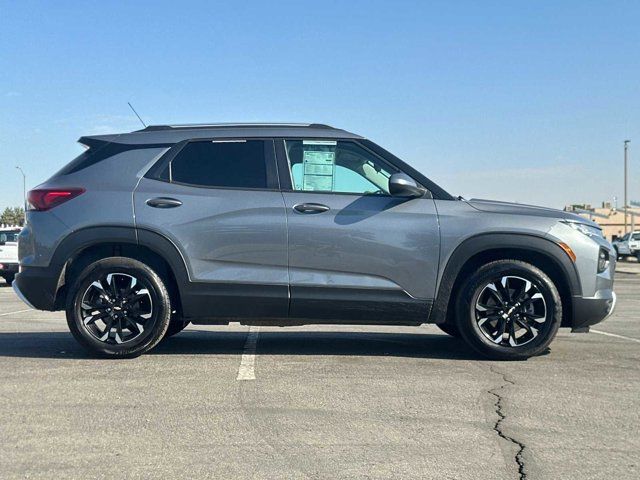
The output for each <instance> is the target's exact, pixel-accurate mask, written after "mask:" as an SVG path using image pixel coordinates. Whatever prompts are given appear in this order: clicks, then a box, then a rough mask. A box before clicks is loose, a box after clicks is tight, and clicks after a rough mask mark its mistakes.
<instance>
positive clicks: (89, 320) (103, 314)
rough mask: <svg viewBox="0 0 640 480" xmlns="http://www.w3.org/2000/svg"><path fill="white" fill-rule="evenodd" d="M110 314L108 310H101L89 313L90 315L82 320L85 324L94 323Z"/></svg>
mask: <svg viewBox="0 0 640 480" xmlns="http://www.w3.org/2000/svg"><path fill="white" fill-rule="evenodd" d="M108 315H109V314H108V313H107V312H100V313H98V314H96V315H89V316H88V317H85V318H84V319H83V320H82V321H83V323H84V324H85V325H91V324H93V323H95V322H96V321H97V320H102V319H103V318H105V317H107V316H108Z"/></svg>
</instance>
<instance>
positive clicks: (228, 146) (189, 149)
mask: <svg viewBox="0 0 640 480" xmlns="http://www.w3.org/2000/svg"><path fill="white" fill-rule="evenodd" d="M170 169H171V181H172V182H178V183H187V184H190V185H196V186H202V187H234V188H267V169H266V163H265V156H264V142H263V141H262V140H249V141H220V142H215V141H214V142H212V141H202V142H190V143H187V144H186V145H185V146H184V148H183V149H182V150H180V153H178V155H177V156H176V157H175V158H174V159H173V160H172V161H171V166H170Z"/></svg>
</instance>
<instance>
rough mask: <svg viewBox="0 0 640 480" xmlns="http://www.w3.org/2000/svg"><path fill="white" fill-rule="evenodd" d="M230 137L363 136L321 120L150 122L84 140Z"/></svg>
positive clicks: (163, 140) (129, 141)
mask: <svg viewBox="0 0 640 480" xmlns="http://www.w3.org/2000/svg"><path fill="white" fill-rule="evenodd" d="M229 137H243V138H251V137H255V138H258V137H289V138H308V137H311V138H329V139H332V138H351V139H362V138H363V137H361V136H360V135H356V134H354V133H351V132H347V131H346V130H341V129H339V128H334V127H331V126H329V125H324V124H321V123H211V124H193V125H150V126H148V127H146V128H144V129H142V130H137V131H134V132H130V133H121V134H115V135H94V136H89V137H82V138H81V139H80V141H81V143H84V142H85V141H86V139H90V140H98V141H107V142H115V143H124V144H128V145H142V144H173V143H177V142H180V141H182V140H186V139H194V138H195V139H197V138H229Z"/></svg>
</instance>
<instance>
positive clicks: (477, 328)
mask: <svg viewBox="0 0 640 480" xmlns="http://www.w3.org/2000/svg"><path fill="white" fill-rule="evenodd" d="M456 307H457V312H456V313H457V315H456V319H457V326H458V329H459V331H460V333H461V335H462V338H464V340H465V341H466V342H467V343H469V345H471V346H472V347H473V348H474V349H475V350H476V351H478V352H479V353H481V354H482V355H484V356H486V357H489V358H492V359H496V360H523V359H526V358H529V357H531V356H533V355H538V354H540V353H542V352H543V351H545V350H546V348H547V347H548V346H549V344H550V343H551V341H552V340H553V338H554V337H555V335H556V333H557V331H558V328H559V327H560V323H561V321H562V302H561V300H560V295H559V293H558V290H557V288H556V287H555V285H554V283H553V281H552V280H551V279H550V278H549V277H548V276H547V275H546V274H545V273H544V272H543V271H542V270H540V269H538V268H537V267H535V266H533V265H531V264H529V263H526V262H522V261H520V260H498V261H495V262H491V263H488V264H486V265H484V266H482V267H481V268H479V269H478V270H477V271H476V272H475V273H474V274H473V275H471V276H470V277H469V279H467V280H466V282H465V283H464V285H463V286H462V288H461V290H460V292H459V295H458V299H457V305H456Z"/></svg>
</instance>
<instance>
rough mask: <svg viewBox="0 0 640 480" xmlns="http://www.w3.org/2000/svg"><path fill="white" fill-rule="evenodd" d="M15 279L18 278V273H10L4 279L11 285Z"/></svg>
mask: <svg viewBox="0 0 640 480" xmlns="http://www.w3.org/2000/svg"><path fill="white" fill-rule="evenodd" d="M15 279H16V274H15V273H8V274H6V275H4V280H5V281H6V282H7V283H8V284H9V285H11V284H12V283H13V281H14V280H15Z"/></svg>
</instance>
